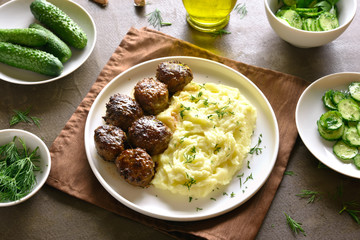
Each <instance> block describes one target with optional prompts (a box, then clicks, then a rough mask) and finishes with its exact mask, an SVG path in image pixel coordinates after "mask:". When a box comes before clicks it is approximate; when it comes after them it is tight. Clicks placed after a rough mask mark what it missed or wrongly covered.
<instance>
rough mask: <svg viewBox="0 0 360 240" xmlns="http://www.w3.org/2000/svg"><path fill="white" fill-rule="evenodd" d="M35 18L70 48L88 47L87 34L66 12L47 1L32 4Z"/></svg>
mask: <svg viewBox="0 0 360 240" xmlns="http://www.w3.org/2000/svg"><path fill="white" fill-rule="evenodd" d="M30 10H31V12H32V14H33V15H34V17H35V18H36V19H37V20H38V21H40V22H41V23H43V24H44V25H45V26H46V27H48V28H49V29H50V30H51V31H52V32H53V33H55V34H56V35H57V36H58V37H59V38H61V39H62V40H63V41H64V42H66V43H67V44H69V45H70V46H72V47H74V48H78V49H82V48H84V47H85V46H86V45H87V36H86V33H85V32H84V31H83V30H82V29H81V27H80V26H79V25H78V24H77V23H75V22H74V21H73V20H72V19H71V18H70V17H69V16H68V15H67V14H66V13H65V12H63V11H62V10H61V9H59V8H58V7H57V6H55V5H54V4H52V3H49V2H47V1H46V0H35V1H33V2H32V3H31V4H30Z"/></svg>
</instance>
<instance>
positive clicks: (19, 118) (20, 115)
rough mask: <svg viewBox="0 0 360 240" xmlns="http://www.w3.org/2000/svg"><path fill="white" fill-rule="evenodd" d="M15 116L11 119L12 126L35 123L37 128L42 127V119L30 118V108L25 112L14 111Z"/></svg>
mask: <svg viewBox="0 0 360 240" xmlns="http://www.w3.org/2000/svg"><path fill="white" fill-rule="evenodd" d="M13 111H14V113H15V114H14V115H13V116H12V117H11V119H10V126H13V125H16V124H18V123H20V122H24V123H31V122H33V123H34V124H35V125H36V126H38V127H40V118H38V117H32V116H29V113H30V108H28V109H26V110H25V111H19V110H13Z"/></svg>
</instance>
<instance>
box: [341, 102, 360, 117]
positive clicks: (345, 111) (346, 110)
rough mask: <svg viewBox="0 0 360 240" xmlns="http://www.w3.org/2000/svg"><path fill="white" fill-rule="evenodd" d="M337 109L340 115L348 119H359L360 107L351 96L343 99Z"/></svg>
mask: <svg viewBox="0 0 360 240" xmlns="http://www.w3.org/2000/svg"><path fill="white" fill-rule="evenodd" d="M338 111H339V112H340V113H341V115H342V117H343V118H344V119H345V120H348V121H359V120H360V108H359V105H358V104H357V103H356V102H355V101H354V100H353V99H351V98H346V99H343V100H341V101H340V102H339V104H338Z"/></svg>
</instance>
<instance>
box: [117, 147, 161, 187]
mask: <svg viewBox="0 0 360 240" xmlns="http://www.w3.org/2000/svg"><path fill="white" fill-rule="evenodd" d="M115 164H116V168H117V170H118V172H119V173H120V176H121V177H123V178H124V179H125V181H127V182H128V183H130V184H132V185H135V186H139V187H147V186H148V185H149V184H150V182H151V180H152V179H153V177H154V175H155V163H154V161H153V160H152V158H151V157H150V155H149V154H148V153H147V152H146V151H145V150H144V149H141V148H135V149H127V150H125V151H123V152H122V153H121V154H120V155H119V156H118V157H117V158H116V160H115Z"/></svg>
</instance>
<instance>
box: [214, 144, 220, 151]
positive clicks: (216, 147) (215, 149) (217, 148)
mask: <svg viewBox="0 0 360 240" xmlns="http://www.w3.org/2000/svg"><path fill="white" fill-rule="evenodd" d="M220 150H221V147H220V146H219V144H215V147H214V153H218V152H219V151H220Z"/></svg>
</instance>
